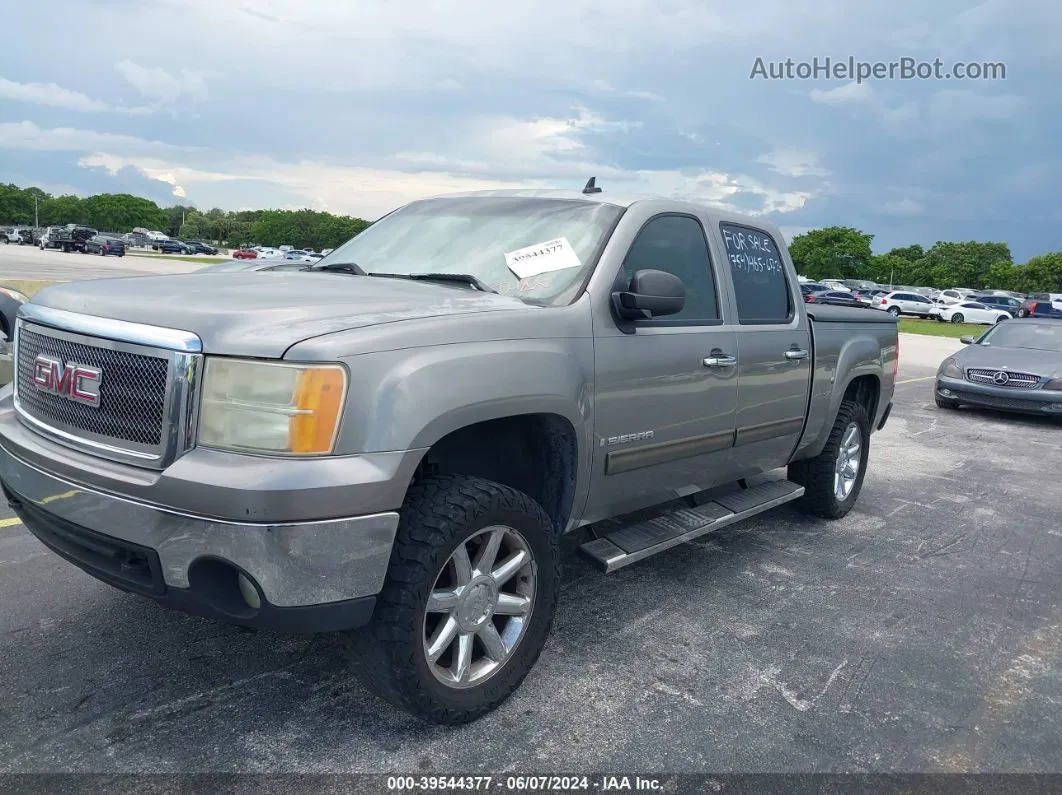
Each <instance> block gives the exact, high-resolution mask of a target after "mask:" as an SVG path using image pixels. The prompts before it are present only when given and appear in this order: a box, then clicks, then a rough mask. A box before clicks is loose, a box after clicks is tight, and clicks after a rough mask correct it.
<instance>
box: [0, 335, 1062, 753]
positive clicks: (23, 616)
mask: <svg viewBox="0 0 1062 795" xmlns="http://www.w3.org/2000/svg"><path fill="white" fill-rule="evenodd" d="M955 347H957V344H956V343H955V342H954V341H950V340H937V339H934V338H926V339H921V338H912V337H909V336H906V335H905V337H904V339H903V341H902V347H901V360H902V364H901V371H900V381H901V383H900V384H899V386H898V388H897V396H896V408H895V410H894V412H893V414H892V417H891V419H890V421H889V424H888V426H887V427H886V429H885V430H884V431H883V432H881V433H879V434H876V435H875V436H874V437H873V441H872V454H871V465H870V472H869V475H868V478H867V481H866V484H865V486H864V489H863V493H862V496H861V499H860V502H859V505H858V506H857V508H856V510H855V511H854V512H853V513H851V514H850V515H849V516H848V517H846V518H845V519H843V520H841V521H839V522H834V523H828V522H824V521H819V520H813V519H810V518H807V517H805V516H803V515H801V514H799V513H797V512H796V511H795V510H792V509H790V508H788V507H783V508H782V509H779V510H776V511H774V512H771V513H767V514H765V515H763V516H761V517H758V518H756V519H753V520H750V521H748V522H746V523H744V524H741V525H736V526H732V527H729V528H726V529H724V530H722V531H720V532H718V533H716V534H715V535H712V536H708V537H706V538H704V539H701V540H700V541H698V542H696V543H693V544H687V545H684V546H681V547H678V548H675V549H672V550H670V551H668V552H666V553H663V554H661V555H658V556H655V557H653V558H649V559H648V560H645V561H642V562H640V563H638V564H636V565H633V566H630V567H629V568H626V569H623V570H621V571H619V572H617V573H615V574H612V575H608V576H605V575H601V574H599V573H597V572H596V571H595V570H593V569H591V568H590V567H589V566H587V565H586V564H584V563H583V562H582V561H581V560H579V559H578V558H576V557H575V556H574V555H571V554H570V555H568V557H567V561H566V565H565V570H564V574H565V577H564V589H563V594H562V597H561V607H560V611H559V614H558V616H557V620H556V623H555V629H554V632H553V635H552V638H551V640H550V642H549V644H548V646H547V647H546V650H545V652H544V654H543V656H542V658H541V660H540V662H539V664H538V665H537V667H536V668H535V670H534V671H533V672H532V674H531V675H530V677H529V678H528V680H527V681H526V682H525V684H524V686H523V687H522V689H521V690H520V691H519V692H518V693H517V695H516V696H515V697H514V698H513V699H511V700H510V701H509V702H507V703H506V704H505V705H504V706H503V707H502V708H501V709H500V710H498V711H497V712H495V713H493V714H491V715H489V716H487V717H486V718H484V719H482V720H480V721H479V722H477V723H475V724H473V725H469V726H465V727H459V728H440V727H434V726H427V725H424V724H421V723H419V722H417V721H415V720H414V719H412V718H410V717H408V716H406V715H405V714H404V713H401V712H398V711H396V710H394V709H392V708H390V707H389V706H386V705H385V704H383V703H382V702H380V701H378V700H377V699H376V698H375V697H374V696H373V695H372V694H371V693H369V692H367V691H366V690H365V689H364V688H363V687H362V686H361V685H360V684H359V683H358V682H357V681H356V680H354V679H352V678H351V677H350V676H349V675H348V672H347V670H346V668H345V667H344V664H343V659H342V656H341V654H340V652H339V650H338V647H337V645H336V644H335V642H334V640H333V639H332V638H329V637H326V636H317V637H309V638H305V637H283V636H277V635H272V634H267V633H255V632H251V631H244V630H240V629H237V628H232V627H228V626H225V625H221V624H215V623H211V622H208V621H204V620H200V619H194V618H190V617H185V616H183V615H179V614H176V613H172V612H167V611H165V610H163V609H161V608H159V607H157V606H156V605H155V604H153V603H152V602H149V601H147V600H145V599H140V598H137V597H134V596H130V595H127V594H123V593H120V592H118V591H114V590H112V589H110V588H109V587H107V586H105V585H103V584H101V583H98V582H96V581H95V580H93V579H92V578H90V577H88V576H87V575H85V574H83V573H81V572H80V571H79V570H77V569H75V568H73V567H72V566H70V565H68V564H66V563H64V562H63V561H61V560H59V559H58V558H57V557H55V556H54V555H52V554H51V553H50V552H48V551H46V550H45V548H44V547H43V546H41V545H40V544H39V543H38V542H37V541H36V540H35V539H34V538H33V537H32V536H30V534H29V533H28V532H27V531H26V530H25V529H24V528H23V527H21V526H20V525H19V524H17V523H16V520H13V519H11V518H10V516H11V514H10V512H7V511H4V512H2V513H0V516H2V517H5V518H3V520H2V521H0V524H2V526H0V771H5V772H11V771H18V772H38V771H75V772H141V771H143V772H148V771H150V772H162V773H165V772H226V771H245V772H258V773H262V772H304V773H309V772H314V773H335V772H413V773H424V774H440V773H445V774H475V773H502V772H518V773H534V772H550V773H572V772H588V773H589V772H602V771H604V772H612V771H620V772H623V771H631V772H643V771H666V772H713V773H725V772H774V771H786V772H818V773H822V772H835V771H849V772H852V771H855V772H864V771H867V772H928V771H970V772H989V771H991V772H1007V771H1022V772H1047V771H1052V772H1057V771H1060V770H1062V711H1060V710H1059V705H1060V704H1062V676H1060V661H1059V649H1060V647H1062V576H1060V575H1062V524H1060V522H1059V521H1058V520H1059V513H1060V507H1062V480H1060V478H1059V477H1058V473H1059V472H1062V446H1060V444H1059V440H1060V438H1062V433H1060V430H1062V429H1060V428H1059V426H1058V425H1052V424H1050V423H1049V422H1048V421H1045V420H1039V419H1037V418H1033V419H1024V418H1020V417H1012V416H1007V415H1000V414H992V413H988V412H975V411H965V410H964V411H960V412H955V411H942V410H938V409H937V408H936V407H935V406H934V405H933V399H932V380H931V375H932V373H933V371H934V368H935V365H936V363H937V362H939V361H940V359H941V358H942V356H943V355H946V353H947V351H948V350H951V349H954V348H955Z"/></svg>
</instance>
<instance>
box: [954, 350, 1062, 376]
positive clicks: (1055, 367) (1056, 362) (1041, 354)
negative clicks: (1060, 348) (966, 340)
mask: <svg viewBox="0 0 1062 795" xmlns="http://www.w3.org/2000/svg"><path fill="white" fill-rule="evenodd" d="M956 358H957V359H958V360H959V363H960V365H961V366H962V367H964V368H965V367H977V368H983V369H985V370H1003V369H1006V370H1011V371H1013V372H1020V373H1034V374H1036V375H1039V376H1047V377H1048V378H1060V377H1062V353H1052V352H1051V351H1036V350H1032V349H1031V348H995V347H993V346H991V345H967V346H965V347H964V348H963V349H962V350H961V351H960V352H959V353H958V354H957V355H956Z"/></svg>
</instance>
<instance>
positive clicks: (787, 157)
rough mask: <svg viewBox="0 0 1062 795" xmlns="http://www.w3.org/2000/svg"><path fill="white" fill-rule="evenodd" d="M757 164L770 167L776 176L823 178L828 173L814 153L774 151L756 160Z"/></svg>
mask: <svg viewBox="0 0 1062 795" xmlns="http://www.w3.org/2000/svg"><path fill="white" fill-rule="evenodd" d="M756 162H757V163H763V164H764V165H767V166H770V167H771V170H772V171H774V172H775V173H777V174H784V175H785V176H787V177H825V176H827V175H828V174H829V173H830V172H829V171H827V170H826V169H825V168H823V167H822V165H821V164H820V163H819V156H818V155H817V154H815V153H814V152H800V151H794V150H786V149H776V150H774V151H773V152H768V153H767V154H765V155H760V156H759V157H758V158H756Z"/></svg>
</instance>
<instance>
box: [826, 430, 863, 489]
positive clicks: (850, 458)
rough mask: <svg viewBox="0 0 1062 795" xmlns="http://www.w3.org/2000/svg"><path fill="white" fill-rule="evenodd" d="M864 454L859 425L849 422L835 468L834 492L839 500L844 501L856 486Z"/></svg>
mask: <svg viewBox="0 0 1062 795" xmlns="http://www.w3.org/2000/svg"><path fill="white" fill-rule="evenodd" d="M862 454H863V436H862V434H861V433H860V432H859V426H858V425H856V424H855V423H854V422H852V423H849V425H848V427H847V428H845V431H844V435H843V436H842V437H841V445H840V448H839V449H838V451H837V465H836V466H835V467H834V470H833V493H834V495H835V496H836V497H837V501H838V502H844V501H845V500H846V499H848V495H849V494H851V493H852V489H854V488H855V484H856V480H857V479H858V478H859V465H860V463H861V460H862Z"/></svg>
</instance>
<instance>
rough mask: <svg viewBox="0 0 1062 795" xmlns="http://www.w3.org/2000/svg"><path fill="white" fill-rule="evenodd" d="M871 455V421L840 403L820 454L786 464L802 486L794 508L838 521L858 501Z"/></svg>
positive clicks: (852, 406) (859, 410) (861, 410)
mask: <svg viewBox="0 0 1062 795" xmlns="http://www.w3.org/2000/svg"><path fill="white" fill-rule="evenodd" d="M869 454H870V420H869V419H868V418H867V413H866V410H865V409H864V408H863V407H862V406H861V405H860V404H858V403H856V402H855V401H852V400H846V401H844V402H843V403H842V404H841V408H840V410H839V411H838V412H837V418H836V419H835V420H834V423H833V429H832V430H831V431H830V436H829V438H828V439H827V440H826V446H825V447H823V448H822V452H821V453H819V454H818V455H817V456H815V457H814V458H809V459H806V460H804V461H797V462H796V463H793V464H790V465H789V479H790V480H791V481H793V482H794V483H799V484H800V485H801V486H803V487H804V496H803V497H801V498H800V500H799V501H798V502H797V503H796V505H797V506H798V507H799V508H801V509H802V510H804V511H805V512H807V513H810V514H813V515H815V516H821V517H823V518H826V519H840V518H841V517H842V516H844V515H845V514H847V513H848V512H849V511H850V510H852V507H853V506H854V505H855V503H856V500H857V499H859V492H860V491H861V490H862V488H863V477H864V475H865V474H866V468H867V458H868V456H869Z"/></svg>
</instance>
